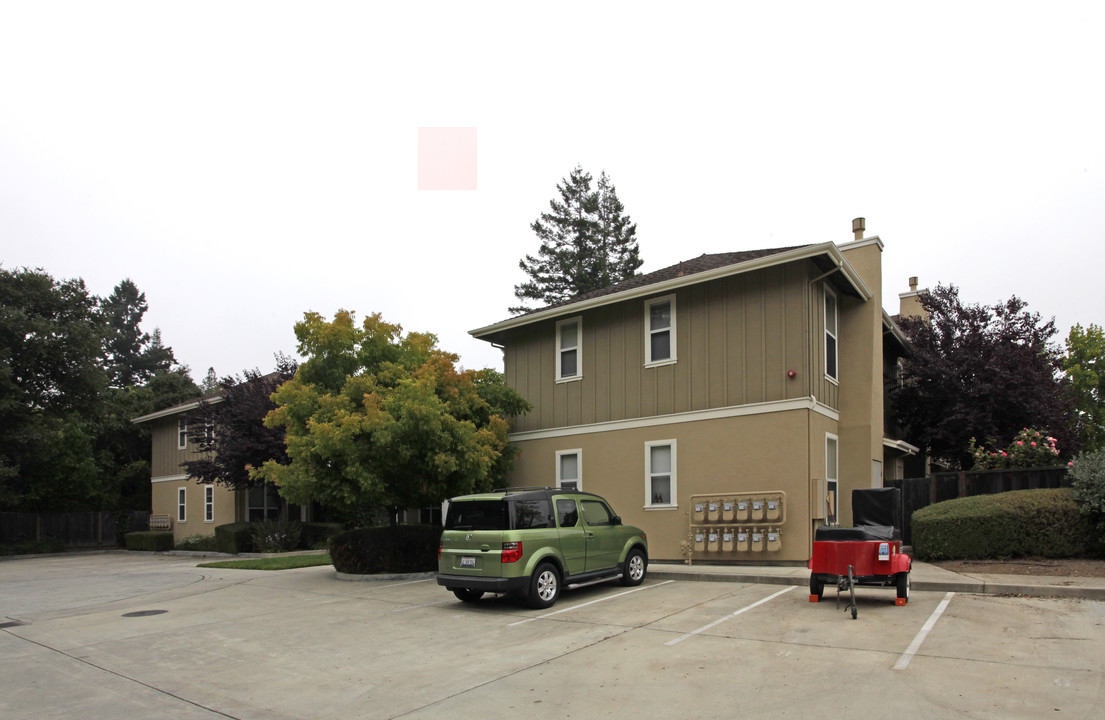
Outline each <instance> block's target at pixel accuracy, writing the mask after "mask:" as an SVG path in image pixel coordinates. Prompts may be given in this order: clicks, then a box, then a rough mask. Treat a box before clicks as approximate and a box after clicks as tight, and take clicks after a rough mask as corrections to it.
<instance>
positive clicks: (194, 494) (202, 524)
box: [152, 478, 238, 540]
mask: <svg viewBox="0 0 1105 720" xmlns="http://www.w3.org/2000/svg"><path fill="white" fill-rule="evenodd" d="M205 487H208V486H205V485H200V484H199V483H197V482H196V481H195V480H192V479H188V478H178V479H164V480H157V479H155V480H154V482H153V485H152V496H153V497H152V500H153V502H152V506H153V507H152V511H153V512H154V513H164V514H166V515H168V516H169V517H170V518H172V521H173V538H174V539H175V540H181V539H183V538H186V537H190V536H192V535H214V534H215V526H216V525H225V524H226V523H232V522H234V520H235V504H236V503H237V502H238V500H237V494H236V493H234V492H233V491H231V490H228V489H227V488H225V487H223V486H221V485H214V486H210V487H211V488H212V493H211V494H212V500H213V501H214V503H213V505H212V510H213V515H212V517H211V519H210V520H208V519H207V517H206V512H205V511H206V507H205V505H206V503H205V502H204V501H205V490H204V488H205ZM181 489H183V490H184V494H185V507H184V510H185V520H184V522H181V521H180V520H179V514H178V513H179V507H178V500H179V491H180V490H181Z"/></svg>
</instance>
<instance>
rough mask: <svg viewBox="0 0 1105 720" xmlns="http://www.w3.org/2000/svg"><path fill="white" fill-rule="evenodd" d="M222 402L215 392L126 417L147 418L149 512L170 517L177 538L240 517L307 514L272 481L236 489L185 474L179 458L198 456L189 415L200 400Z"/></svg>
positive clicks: (136, 420) (298, 516) (205, 532)
mask: <svg viewBox="0 0 1105 720" xmlns="http://www.w3.org/2000/svg"><path fill="white" fill-rule="evenodd" d="M221 401H222V398H221V397H220V396H219V395H217V394H215V395H209V396H205V397H203V398H199V399H197V400H192V401H189V402H184V403H181V404H179V405H174V406H173V407H169V408H165V409H164V410H159V411H157V412H153V413H150V414H149V415H143V416H141V417H137V418H134V419H133V420H131V422H133V423H150V426H151V433H150V435H151V443H152V448H153V452H152V460H151V463H150V465H151V467H150V475H151V477H150V483H151V488H152V502H151V505H152V507H151V511H152V513H153V514H154V515H161V516H165V515H167V516H168V517H169V519H170V527H171V529H172V532H173V538H174V540H176V541H179V540H181V539H183V538H186V537H191V536H193V535H212V534H214V532H215V526H216V525H223V524H225V523H231V522H238V521H242V520H262V519H266V518H269V519H273V518H284V519H287V518H288V515H289V513H290V515H291V517H292V518H294V519H304V520H305V519H307V517H306V512H305V511H303V510H302V509H301V508H299V507H298V506H292V507H291V508H289V507H288V505H287V503H285V502H284V501H283V500H282V499H281V498H280V496H279V494H278V493H277V492H276V489H275V488H274V487H273V486H271V485H266V486H265V487H257V488H252V489H250V490H248V491H235V490H231V489H229V488H227V487H226V486H224V485H218V484H216V485H203V484H200V483H199V482H197V481H196V479H195V478H192V477H190V476H189V475H188V474H187V472H186V471H185V469H184V463H185V462H187V461H189V460H195V459H197V458H198V457H199V455H198V450H197V448H196V447H195V443H194V442H191V440H190V437H189V427H188V425H189V422H193V421H194V419H193V417H192V415H194V412H195V411H196V410H197V409H198V408H199V406H200V403H201V402H206V403H218V402H221ZM301 515H302V517H301Z"/></svg>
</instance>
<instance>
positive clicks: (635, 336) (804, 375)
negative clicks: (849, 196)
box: [471, 219, 916, 563]
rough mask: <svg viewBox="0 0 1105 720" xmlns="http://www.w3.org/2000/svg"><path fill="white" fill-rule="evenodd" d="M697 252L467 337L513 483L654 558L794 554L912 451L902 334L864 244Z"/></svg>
mask: <svg viewBox="0 0 1105 720" xmlns="http://www.w3.org/2000/svg"><path fill="white" fill-rule="evenodd" d="M853 231H854V233H855V239H853V240H852V241H850V242H846V243H843V244H837V243H833V242H825V243H820V244H814V245H805V246H800V247H787V248H776V249H770V250H754V251H746V252H734V253H721V254H713V255H702V256H700V257H697V258H694V259H692V260H687V261H684V262H681V263H679V264H677V265H673V266H671V267H667V268H664V269H662V270H657V271H655V272H652V273H648V274H646V275H642V276H639V277H635V278H632V279H630V280H627V281H625V282H623V283H621V284H618V285H615V286H612V287H609V288H606V289H603V290H599V291H596V292H592V293H589V294H586V295H583V296H580V297H577V298H574V299H573V300H571V301H570V302H566V303H563V304H560V305H556V306H551V307H546V308H543V309H540V310H536V311H533V312H530V313H527V314H524V315H520V316H518V317H514V318H511V319H508V320H504V321H502V322H498V323H495V324H493V325H488V326H486V327H482V328H479V329H477V330H473V331H471V334H472V335H473V336H475V337H477V338H480V339H482V340H486V341H488V342H491V343H494V344H495V345H497V346H500V347H502V349H503V352H504V369H505V374H506V380H507V383H508V384H510V385H511V386H512V387H514V388H515V389H516V390H518V391H519V392H520V393H521V394H522V395H523V396H525V397H526V399H527V400H529V401H530V402H531V403H532V404H533V406H534V409H533V411H531V412H530V413H529V414H528V415H526V416H524V417H520V418H517V419H516V420H515V422H514V425H513V427H512V433H511V436H510V438H511V441H512V442H513V443H514V444H515V445H516V446H517V448H518V449H519V453H518V458H517V467H516V470H515V471H514V473H513V475H512V477H511V479H512V481H513V482H514V484H518V485H549V486H565V485H574V486H576V487H578V488H580V489H583V490H587V491H591V492H596V493H599V494H601V495H604V496H606V497H607V498H609V499H610V500H611V502H612V503H613V504H614V507H615V508H617V509H618V511H619V512H621V513H622V514H623V517H624V519H625V521H626V522H628V523H632V524H634V525H639V526H640V527H642V528H644V529H645V531H646V532H647V533H648V536H649V549H650V553H651V555H652V557H653V558H654V559H661V560H677V559H685V558H688V557H692V558H693V559H694V561H695V562H701V561H706V562H709V561H715V562H756V563H765V562H780V563H798V562H805V561H806V559H807V558H808V557H809V550H810V545H811V538H812V528H813V527H815V526H816V525H817V524H818V523H823V522H834V521H838V522H840V523H841V524H849V523H850V522H851V517H850V514H851V508H850V501H849V499H850V497H851V490H852V489H853V488H860V487H872V486H874V487H879V486H881V485H882V483H883V478H884V477H885V476H886V474H887V472H890V473H892V476H895V475H897V474H898V473H900V467H901V463H900V458H901V457H902V456H903V455H905V454H909V453H912V452H915V451H916V448H913V447H912V446H910V445H909V444H908V443H905V442H903V441H901V440H900V439H898V438H896V437H892V436H891V435H892V434H893V433H892V431H891V430H889V429H888V423H887V422H886V420H885V417H884V402H885V399H884V382H885V381H886V380H887V379H889V380H890V381H893V379H894V377H895V371H894V367H895V365H896V358H897V357H898V356H899V355H900V354H901V353H902V352H903V351H904V347H905V339H904V337H903V336H902V334H901V332H900V331H899V330H898V328H897V327H896V325H895V324H894V322H893V321H892V320H891V318H890V317H889V316H888V315H887V314H886V313H885V312H884V311H883V309H882V295H883V293H882V251H883V244H882V241H881V240H880V239H879V238H878V237H869V238H864V237H863V221H862V219H857V220H856V221H855V223H854V224H853Z"/></svg>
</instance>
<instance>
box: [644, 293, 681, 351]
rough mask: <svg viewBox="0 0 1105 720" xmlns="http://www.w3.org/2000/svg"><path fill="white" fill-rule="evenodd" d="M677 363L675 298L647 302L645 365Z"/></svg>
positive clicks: (666, 297) (667, 297)
mask: <svg viewBox="0 0 1105 720" xmlns="http://www.w3.org/2000/svg"><path fill="white" fill-rule="evenodd" d="M669 362H675V296H674V295H667V296H665V297H662V298H656V299H654V300H648V301H646V302H645V364H646V365H653V364H659V363H669Z"/></svg>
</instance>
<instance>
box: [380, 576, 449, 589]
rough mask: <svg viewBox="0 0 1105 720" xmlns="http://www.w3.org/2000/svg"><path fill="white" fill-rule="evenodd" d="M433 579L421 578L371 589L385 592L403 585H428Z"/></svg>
mask: <svg viewBox="0 0 1105 720" xmlns="http://www.w3.org/2000/svg"><path fill="white" fill-rule="evenodd" d="M433 579H434V578H423V579H421V580H407V581H405V582H398V583H392V584H391V585H381V586H379V587H374V588H372V589H373V590H387V589H388V588H393V587H403V586H404V585H417V584H418V583H428V582H430V581H431V580H433Z"/></svg>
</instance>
